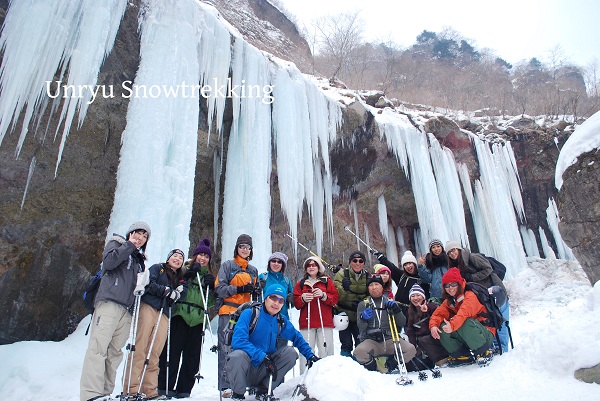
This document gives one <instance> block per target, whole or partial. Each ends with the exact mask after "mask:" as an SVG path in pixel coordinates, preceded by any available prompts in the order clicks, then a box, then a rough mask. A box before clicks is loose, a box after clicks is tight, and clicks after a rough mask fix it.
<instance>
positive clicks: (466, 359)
mask: <svg viewBox="0 0 600 401" xmlns="http://www.w3.org/2000/svg"><path fill="white" fill-rule="evenodd" d="M474 362H475V361H474V360H473V358H472V357H470V356H468V355H461V356H449V357H448V366H449V367H451V368H455V367H458V366H464V365H471V364H472V363H474Z"/></svg>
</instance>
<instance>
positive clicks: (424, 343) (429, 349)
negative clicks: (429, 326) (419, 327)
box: [417, 334, 448, 363]
mask: <svg viewBox="0 0 600 401" xmlns="http://www.w3.org/2000/svg"><path fill="white" fill-rule="evenodd" d="M417 343H418V344H419V348H421V349H422V350H423V352H425V354H427V357H428V358H429V359H430V360H431V361H433V362H434V363H435V362H437V361H440V360H442V359H444V358H446V357H448V351H446V349H445V348H444V347H443V346H442V344H441V343H440V340H436V339H435V338H433V337H431V334H427V335H426V336H421V337H417Z"/></svg>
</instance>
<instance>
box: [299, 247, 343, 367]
mask: <svg viewBox="0 0 600 401" xmlns="http://www.w3.org/2000/svg"><path fill="white" fill-rule="evenodd" d="M337 301H338V292H337V289H336V288H335V285H334V284H333V281H332V280H331V279H330V278H329V277H328V276H327V275H326V274H325V268H324V267H323V264H322V263H321V260H320V259H319V258H316V257H314V256H311V257H309V258H308V259H306V261H305V262H304V278H303V279H302V280H300V281H298V283H296V286H295V287H294V306H295V307H296V309H300V318H299V326H300V333H302V336H303V337H304V339H305V340H306V342H308V344H309V345H310V347H311V348H312V350H313V352H314V351H315V345H316V348H318V350H319V357H321V358H324V357H326V356H329V355H333V326H334V323H333V307H334V306H335V304H336V303H337ZM305 365H306V363H305V360H304V357H301V359H300V373H303V372H304V366H305Z"/></svg>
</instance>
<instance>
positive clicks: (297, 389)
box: [291, 369, 308, 401]
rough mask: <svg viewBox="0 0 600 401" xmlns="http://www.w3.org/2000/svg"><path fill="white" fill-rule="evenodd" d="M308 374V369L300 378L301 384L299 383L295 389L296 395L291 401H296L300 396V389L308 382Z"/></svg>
mask: <svg viewBox="0 0 600 401" xmlns="http://www.w3.org/2000/svg"><path fill="white" fill-rule="evenodd" d="M307 373H308V369H305V370H304V373H302V377H301V378H300V383H298V384H297V385H296V388H295V389H294V393H293V394H292V400H291V401H296V397H297V396H298V394H300V389H301V388H302V387H303V386H304V382H305V381H306V374H307Z"/></svg>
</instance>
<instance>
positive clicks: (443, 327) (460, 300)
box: [429, 267, 496, 365]
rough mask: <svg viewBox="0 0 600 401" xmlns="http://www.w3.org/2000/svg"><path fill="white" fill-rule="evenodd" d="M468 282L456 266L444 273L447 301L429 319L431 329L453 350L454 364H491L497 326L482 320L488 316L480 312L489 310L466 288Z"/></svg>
mask: <svg viewBox="0 0 600 401" xmlns="http://www.w3.org/2000/svg"><path fill="white" fill-rule="evenodd" d="M466 284H467V282H466V281H465V279H463V278H462V276H461V274H460V270H458V268H456V267H453V268H451V269H449V270H448V271H447V272H446V274H444V276H443V277H442V286H443V290H442V297H443V298H444V302H442V304H441V305H440V306H439V307H438V308H437V309H436V310H435V312H433V315H432V316H431V318H430V319H429V330H430V331H431V336H432V337H433V338H435V339H438V340H440V342H441V343H442V346H443V347H444V348H445V349H446V351H448V354H450V357H449V358H448V362H449V363H450V364H451V365H458V364H462V363H465V362H467V363H469V362H473V361H477V363H478V364H480V365H487V363H489V361H490V360H491V350H490V348H491V346H492V342H493V340H494V335H495V334H496V329H494V328H493V327H486V326H483V325H482V324H481V323H480V322H481V321H483V320H485V318H484V317H482V316H480V314H482V313H487V310H486V309H485V306H483V305H482V304H481V303H480V302H479V300H478V299H477V295H475V293H474V292H472V291H465V286H466Z"/></svg>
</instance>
